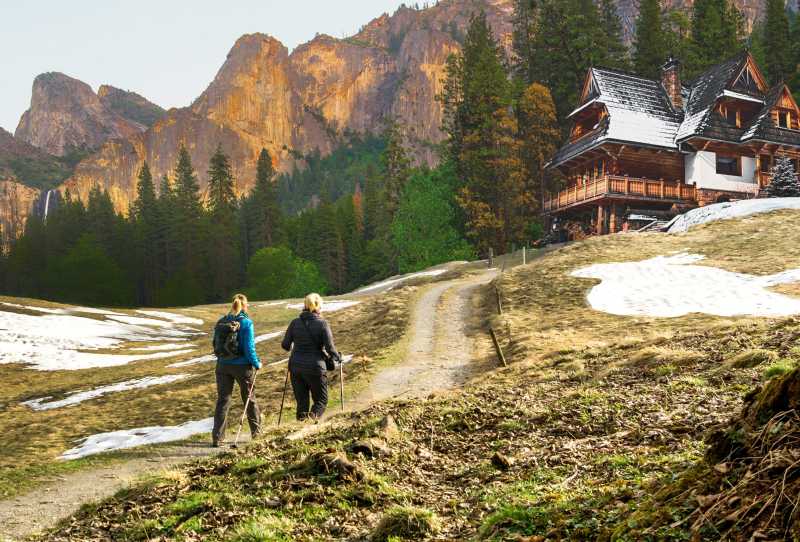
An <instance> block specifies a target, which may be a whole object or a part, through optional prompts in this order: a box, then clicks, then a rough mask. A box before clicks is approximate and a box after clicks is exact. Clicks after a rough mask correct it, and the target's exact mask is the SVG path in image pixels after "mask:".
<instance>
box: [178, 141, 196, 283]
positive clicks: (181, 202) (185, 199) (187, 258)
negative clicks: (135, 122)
mask: <svg viewBox="0 0 800 542" xmlns="http://www.w3.org/2000/svg"><path fill="white" fill-rule="evenodd" d="M174 194H175V195H174V198H173V204H174V240H175V246H174V256H175V257H174V260H175V264H174V268H175V269H176V270H177V272H182V273H184V275H186V276H189V277H192V278H194V279H196V278H197V276H198V274H199V272H200V268H201V265H202V261H203V254H202V252H201V244H200V240H201V238H202V235H201V234H202V231H201V228H202V226H201V218H202V215H203V207H202V204H201V203H200V185H199V184H198V182H197V177H196V176H195V173H194V168H193V167H192V160H191V158H190V157H189V152H188V151H187V150H186V147H185V146H183V145H181V147H180V150H179V151H178V164H177V166H176V168H175V192H174Z"/></svg>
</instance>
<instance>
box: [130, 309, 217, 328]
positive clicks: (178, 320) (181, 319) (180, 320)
mask: <svg viewBox="0 0 800 542" xmlns="http://www.w3.org/2000/svg"><path fill="white" fill-rule="evenodd" d="M136 312H138V313H139V314H144V315H147V316H155V317H156V318H163V319H164V320H169V321H170V322H173V323H175V324H196V325H200V324H202V323H203V321H202V320H201V319H200V318H192V317H190V316H184V315H182V314H175V313H173V312H162V311H145V310H137V311H136Z"/></svg>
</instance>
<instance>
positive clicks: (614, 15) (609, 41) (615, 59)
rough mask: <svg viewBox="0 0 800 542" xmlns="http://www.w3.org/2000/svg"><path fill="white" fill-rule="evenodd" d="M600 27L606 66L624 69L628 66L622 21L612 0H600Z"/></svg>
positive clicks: (628, 60) (628, 59)
mask: <svg viewBox="0 0 800 542" xmlns="http://www.w3.org/2000/svg"><path fill="white" fill-rule="evenodd" d="M599 7H600V29H601V30H602V31H603V40H602V47H603V48H604V49H605V50H606V55H607V58H608V60H607V61H606V66H607V67H609V68H617V69H622V70H626V69H629V68H630V67H631V66H630V64H631V63H630V58H629V56H628V48H627V47H626V46H625V41H624V40H623V38H622V21H621V20H620V18H619V13H618V11H617V6H616V3H615V2H614V1H613V0H600V6H599Z"/></svg>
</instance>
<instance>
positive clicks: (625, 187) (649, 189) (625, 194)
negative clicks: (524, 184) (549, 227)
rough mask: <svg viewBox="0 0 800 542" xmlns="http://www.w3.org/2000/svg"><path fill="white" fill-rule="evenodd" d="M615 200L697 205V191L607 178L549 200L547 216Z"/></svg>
mask: <svg viewBox="0 0 800 542" xmlns="http://www.w3.org/2000/svg"><path fill="white" fill-rule="evenodd" d="M605 198H611V199H618V200H628V201H653V202H662V203H694V202H696V201H697V191H696V189H695V187H694V186H693V185H687V184H684V183H683V182H681V181H680V180H677V181H665V180H653V179H644V178H637V177H627V176H621V175H603V176H602V177H599V178H597V179H595V180H593V181H590V182H588V183H585V184H583V185H582V186H578V185H575V186H572V187H570V188H567V189H565V190H562V191H561V192H559V193H558V194H557V195H556V196H554V197H551V198H545V201H544V209H543V210H544V212H545V213H553V212H556V211H560V210H564V209H569V208H572V207H577V206H580V205H584V204H587V203H591V202H594V201H597V200H601V199H605Z"/></svg>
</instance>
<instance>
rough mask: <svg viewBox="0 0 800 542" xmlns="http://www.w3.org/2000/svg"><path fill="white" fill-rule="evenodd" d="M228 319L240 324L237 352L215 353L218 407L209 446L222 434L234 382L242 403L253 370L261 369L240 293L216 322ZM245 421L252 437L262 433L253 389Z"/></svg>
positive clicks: (249, 386) (251, 323)
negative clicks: (229, 354)
mask: <svg viewBox="0 0 800 542" xmlns="http://www.w3.org/2000/svg"><path fill="white" fill-rule="evenodd" d="M231 321H236V322H238V323H239V329H238V343H239V349H238V353H239V355H238V356H237V357H231V358H228V357H220V356H219V355H218V356H217V371H216V376H217V408H216V410H215V412H214V429H213V430H212V431H211V439H212V446H214V447H217V446H219V445H220V443H221V442H222V439H223V437H224V436H225V426H226V422H227V420H226V418H227V415H228V408H230V406H231V394H232V393H233V383H234V382H236V383H238V384H239V393H240V394H241V396H242V403H246V402H247V394H248V392H249V391H250V388H251V386H252V385H253V380H254V379H255V377H256V371H258V370H259V369H260V368H261V360H260V359H258V354H256V341H255V332H254V330H253V321H252V320H251V319H250V317H249V316H248V315H247V298H246V297H245V296H244V295H243V294H236V295H235V296H233V304H232V305H231V310H230V312H229V313H228V314H227V315H226V316H224V317H223V318H222V319H221V320H220V322H219V323H222V322H231ZM219 323H218V324H219ZM216 333H217V331H216V330H215V340H214V344H215V345H216V344H217V340H216ZM247 422H248V423H249V424H250V433H251V435H252V437H253V438H256V437H257V436H258V435H259V433H260V432H261V413H260V412H259V410H258V405H256V397H255V388H253V391H252V396H251V397H250V403H249V405H248V407H247Z"/></svg>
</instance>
